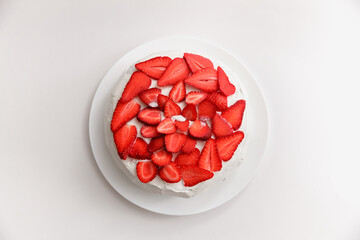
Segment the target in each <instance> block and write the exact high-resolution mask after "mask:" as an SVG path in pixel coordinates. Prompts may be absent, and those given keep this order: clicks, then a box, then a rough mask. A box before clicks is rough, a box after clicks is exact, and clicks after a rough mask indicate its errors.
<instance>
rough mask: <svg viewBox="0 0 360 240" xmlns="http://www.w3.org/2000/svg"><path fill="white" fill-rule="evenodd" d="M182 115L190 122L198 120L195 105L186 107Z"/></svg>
mask: <svg viewBox="0 0 360 240" xmlns="http://www.w3.org/2000/svg"><path fill="white" fill-rule="evenodd" d="M181 115H183V117H184V118H186V119H188V120H190V121H195V119H196V118H197V112H196V107H195V105H193V104H188V105H186V107H184V109H183V110H182V113H181Z"/></svg>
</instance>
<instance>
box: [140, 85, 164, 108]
mask: <svg viewBox="0 0 360 240" xmlns="http://www.w3.org/2000/svg"><path fill="white" fill-rule="evenodd" d="M160 93H161V89H158V88H149V89H147V90H145V91H142V92H141V93H140V94H139V98H140V100H141V101H142V102H143V103H145V104H146V105H148V106H149V107H157V106H158V104H157V98H158V95H159V94H160Z"/></svg>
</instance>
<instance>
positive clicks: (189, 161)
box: [175, 148, 200, 166]
mask: <svg viewBox="0 0 360 240" xmlns="http://www.w3.org/2000/svg"><path fill="white" fill-rule="evenodd" d="M199 157H200V151H199V149H197V148H195V149H194V151H192V152H190V153H179V155H177V157H176V158H175V163H176V164H177V165H179V166H184V165H197V164H198V161H199Z"/></svg>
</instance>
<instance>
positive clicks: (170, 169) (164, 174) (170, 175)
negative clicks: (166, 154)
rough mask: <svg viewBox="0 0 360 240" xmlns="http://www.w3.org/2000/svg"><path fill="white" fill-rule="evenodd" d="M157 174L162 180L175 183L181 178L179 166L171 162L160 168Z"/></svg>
mask: <svg viewBox="0 0 360 240" xmlns="http://www.w3.org/2000/svg"><path fill="white" fill-rule="evenodd" d="M159 176H160V178H161V179H162V180H164V181H165V182H168V183H177V182H179V181H180V180H181V172H180V168H179V166H178V165H176V163H174V162H171V163H170V164H168V165H165V166H163V167H161V168H160V170H159Z"/></svg>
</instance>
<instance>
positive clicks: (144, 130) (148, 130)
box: [140, 125, 161, 138]
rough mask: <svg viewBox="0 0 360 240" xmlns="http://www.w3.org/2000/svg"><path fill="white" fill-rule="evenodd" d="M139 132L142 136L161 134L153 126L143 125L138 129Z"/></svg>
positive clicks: (151, 136) (148, 136) (157, 135)
mask: <svg viewBox="0 0 360 240" xmlns="http://www.w3.org/2000/svg"><path fill="white" fill-rule="evenodd" d="M140 133H141V136H143V137H144V138H154V137H159V136H161V133H159V132H158V131H157V130H156V127H155V126H147V125H144V126H142V127H141V129H140Z"/></svg>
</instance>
